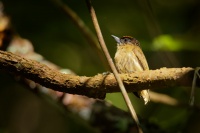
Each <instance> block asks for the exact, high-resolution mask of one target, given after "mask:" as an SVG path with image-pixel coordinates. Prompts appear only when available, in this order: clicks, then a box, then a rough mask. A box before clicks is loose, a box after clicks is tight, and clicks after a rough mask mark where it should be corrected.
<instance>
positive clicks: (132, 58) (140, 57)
mask: <svg viewBox="0 0 200 133" xmlns="http://www.w3.org/2000/svg"><path fill="white" fill-rule="evenodd" d="M111 36H112V37H113V38H114V39H115V41H116V42H117V50H116V53H115V57H114V61H115V65H116V68H117V71H118V72H119V73H134V72H136V71H137V72H139V71H145V70H149V66H148V63H147V60H146V57H145V55H144V53H143V52H142V49H141V47H140V42H139V41H138V40H136V39H135V38H133V37H131V36H123V37H121V38H119V37H117V36H114V35H111ZM133 93H134V94H135V95H136V96H137V97H139V98H142V99H143V100H144V104H145V105H146V104H147V103H148V102H149V101H150V96H149V90H148V89H145V90H141V91H137V92H133Z"/></svg>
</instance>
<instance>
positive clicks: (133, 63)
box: [114, 48, 143, 73]
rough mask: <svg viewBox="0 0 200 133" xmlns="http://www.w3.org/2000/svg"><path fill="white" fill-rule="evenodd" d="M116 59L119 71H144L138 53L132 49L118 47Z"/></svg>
mask: <svg viewBox="0 0 200 133" xmlns="http://www.w3.org/2000/svg"><path fill="white" fill-rule="evenodd" d="M114 59H115V64H116V67H117V70H118V72H119V73H133V72H135V71H143V68H142V66H141V64H140V63H139V60H138V57H137V55H136V54H135V53H134V51H133V50H131V49H124V48H118V49H117V52H116V54H115V58H114Z"/></svg>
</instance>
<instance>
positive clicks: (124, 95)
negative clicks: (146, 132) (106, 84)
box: [86, 0, 143, 133]
mask: <svg viewBox="0 0 200 133" xmlns="http://www.w3.org/2000/svg"><path fill="white" fill-rule="evenodd" d="M86 3H87V6H88V8H89V11H90V14H91V17H92V21H93V24H94V27H95V30H96V33H97V36H98V39H99V43H100V45H101V48H102V50H103V52H104V54H105V56H106V59H107V61H108V64H109V66H110V67H111V69H112V71H113V73H114V75H115V78H116V80H117V82H118V84H119V87H120V89H121V92H122V95H123V97H124V100H125V101H126V104H127V106H128V109H129V111H130V113H131V115H132V117H133V119H134V120H135V122H136V124H137V126H138V132H139V133H142V132H143V131H142V129H141V127H140V123H139V119H138V117H137V114H136V112H135V109H134V108H133V105H132V103H131V101H130V99H129V96H128V94H127V92H126V89H125V87H124V85H123V82H122V80H121V78H120V76H119V74H118V72H117V69H116V67H115V65H114V63H113V60H112V58H111V56H110V54H109V52H108V49H107V47H106V44H105V42H104V39H103V35H102V33H101V30H100V27H99V24H98V20H97V17H96V14H95V10H94V8H93V7H92V5H91V1H90V0H86Z"/></svg>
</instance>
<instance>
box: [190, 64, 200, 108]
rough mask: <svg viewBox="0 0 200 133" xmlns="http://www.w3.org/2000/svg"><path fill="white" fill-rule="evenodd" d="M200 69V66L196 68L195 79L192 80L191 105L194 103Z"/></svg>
mask: <svg viewBox="0 0 200 133" xmlns="http://www.w3.org/2000/svg"><path fill="white" fill-rule="evenodd" d="M199 70H200V67H197V68H195V71H194V77H193V81H192V89H191V94H190V100H189V104H190V106H193V105H194V95H195V88H196V82H197V77H198V78H200V75H199Z"/></svg>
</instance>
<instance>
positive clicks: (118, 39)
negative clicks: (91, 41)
mask: <svg viewBox="0 0 200 133" xmlns="http://www.w3.org/2000/svg"><path fill="white" fill-rule="evenodd" d="M111 36H112V37H113V38H114V39H115V41H116V42H117V44H120V43H121V42H120V38H119V37H117V36H114V35H111Z"/></svg>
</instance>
